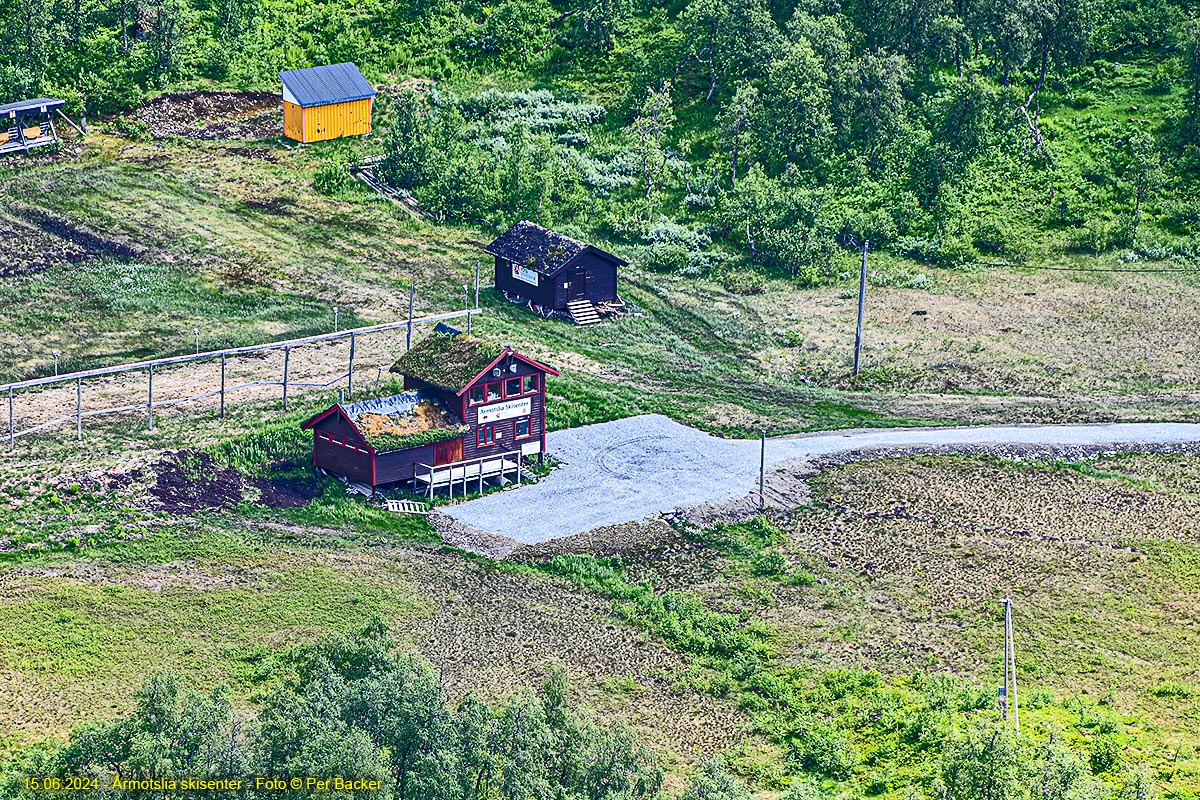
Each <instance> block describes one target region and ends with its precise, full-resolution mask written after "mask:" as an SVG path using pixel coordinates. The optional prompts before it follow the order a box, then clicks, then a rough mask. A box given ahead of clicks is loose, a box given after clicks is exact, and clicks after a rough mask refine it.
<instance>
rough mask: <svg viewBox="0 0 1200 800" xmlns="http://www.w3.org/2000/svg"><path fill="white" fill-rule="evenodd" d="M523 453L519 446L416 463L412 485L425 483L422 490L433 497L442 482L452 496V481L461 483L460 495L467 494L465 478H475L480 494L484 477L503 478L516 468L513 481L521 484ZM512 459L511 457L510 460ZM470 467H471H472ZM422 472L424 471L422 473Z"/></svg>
mask: <svg viewBox="0 0 1200 800" xmlns="http://www.w3.org/2000/svg"><path fill="white" fill-rule="evenodd" d="M522 458H524V454H523V453H522V452H521V451H520V450H510V451H509V452H506V453H493V454H489V455H486V456H480V457H479V458H467V459H463V460H462V461H454V462H452V463H450V464H438V465H434V464H417V465H416V469H415V470H414V472H415V476H414V478H413V484H414V486H413V488H416V484H417V483H425V484H428V488H427V489H426V491H425V492H424V494H426V495H427V496H428V497H429V499H431V500H432V499H433V491H434V489H435V488H438V487H441V486H445V487H446V489H447V491H448V492H449V493H450V497H451V499H453V497H454V486H455V484H461V485H462V495H463V497H466V496H467V482H468V481H470V482H472V483H475V482H478V490H479V493H480V494H483V481H484V480H485V479H487V478H497V477H499V478H504V476H506V475H507V474H508V473H509V472H515V473H516V476H517V480H516V483H517V485H518V486H520V485H521V459H522ZM510 459H511V460H510ZM472 467H473V469H472ZM422 473H424V474H422Z"/></svg>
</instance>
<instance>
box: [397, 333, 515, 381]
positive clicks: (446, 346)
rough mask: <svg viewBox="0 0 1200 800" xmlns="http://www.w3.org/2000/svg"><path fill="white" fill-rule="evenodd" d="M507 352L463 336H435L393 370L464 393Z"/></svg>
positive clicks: (404, 358)
mask: <svg viewBox="0 0 1200 800" xmlns="http://www.w3.org/2000/svg"><path fill="white" fill-rule="evenodd" d="M504 351H505V348H504V347H502V346H500V345H497V344H492V343H491V342H486V341H484V340H482V339H476V338H475V337H473V336H467V335H466V334H463V333H459V334H450V333H434V334H432V335H430V336H428V337H426V338H425V339H424V340H423V341H421V342H419V343H418V344H417V345H416V346H415V347H414V348H413V349H411V350H409V351H408V352H407V353H405V354H404V355H402V356H401V357H400V359H399V360H398V361H396V363H395V364H394V365H392V370H391V371H392V372H398V373H400V374H401V375H407V376H409V377H410V378H417V379H419V380H422V381H425V382H426V383H432V384H433V385H434V386H441V387H442V388H444V389H449V390H451V391H453V392H461V391H462V390H463V389H466V388H467V385H468V384H469V383H470V382H471V381H472V380H473V379H474V378H475V376H476V375H478V374H479V373H481V372H483V371H484V370H485V369H487V368H488V366H489V365H490V364H491V363H492V362H493V361H495V360H496V359H497V358H499V357H500V356H501V355H503V353H504Z"/></svg>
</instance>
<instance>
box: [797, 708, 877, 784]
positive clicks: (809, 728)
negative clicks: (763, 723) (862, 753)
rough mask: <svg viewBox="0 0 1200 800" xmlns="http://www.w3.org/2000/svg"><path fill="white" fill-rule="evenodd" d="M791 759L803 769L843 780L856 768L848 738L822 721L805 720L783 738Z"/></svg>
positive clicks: (857, 760) (855, 751)
mask: <svg viewBox="0 0 1200 800" xmlns="http://www.w3.org/2000/svg"><path fill="white" fill-rule="evenodd" d="M787 742H788V747H789V749H790V751H791V757H792V759H793V760H794V761H795V762H796V763H797V764H798V765H799V766H801V767H802V768H803V769H806V770H811V771H814V772H819V773H821V774H822V775H826V776H828V777H830V778H844V777H846V776H847V775H849V774H850V772H851V771H852V770H853V769H854V768H855V767H856V766H858V763H859V760H860V759H859V755H858V751H857V750H855V749H854V745H853V744H852V743H851V741H850V735H849V734H848V733H847V732H846V731H844V730H842V729H841V728H838V727H836V726H835V725H832V724H830V723H828V722H825V721H823V720H809V721H807V722H802V723H801V725H800V726H799V727H798V728H797V729H795V730H793V731H792V733H790V734H789V735H788V736H787Z"/></svg>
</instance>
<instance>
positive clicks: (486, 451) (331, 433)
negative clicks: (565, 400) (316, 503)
mask: <svg viewBox="0 0 1200 800" xmlns="http://www.w3.org/2000/svg"><path fill="white" fill-rule="evenodd" d="M391 371H392V372H393V373H397V374H399V375H402V376H403V378H404V392H403V393H402V394H398V395H394V396H392V397H384V398H379V399H376V400H365V401H362V402H359V403H351V404H348V405H341V404H338V405H335V406H332V407H330V408H329V409H327V410H325V411H323V412H321V413H320V414H317V415H316V416H315V417H312V418H311V419H309V420H307V421H306V422H304V423H303V425H302V427H303V428H304V429H305V430H311V431H313V464H314V465H315V466H316V467H319V468H320V469H323V470H325V471H326V472H329V473H333V474H335V475H339V476H341V477H343V478H346V479H347V480H350V481H354V482H356V483H360V484H364V485H366V486H369V487H373V488H375V487H381V486H383V487H388V486H399V485H405V484H407V485H410V486H412V487H413V488H414V490H416V491H420V492H429V493H432V492H433V490H434V489H435V488H446V487H450V488H451V490H452V491H453V490H454V489H453V486H454V485H464V486H465V485H466V484H467V483H469V484H471V485H472V486H474V484H475V481H478V482H479V483H482V482H483V481H485V480H491V479H493V478H497V477H504V476H505V475H506V474H508V475H513V474H516V475H518V476H519V474H520V465H521V460H522V459H523V458H525V457H528V456H535V455H539V454H541V453H543V452H544V451H545V445H546V376H547V375H558V372H557V371H556V370H554V369H553V368H552V367H549V366H546V365H545V364H542V363H539V362H538V361H535V360H534V359H531V358H529V357H528V356H524V355H522V354H520V353H518V352H517V351H515V350H513V349H512V348H511V347H506V346H502V345H496V344H493V343H491V342H487V341H485V340H482V339H476V338H474V337H472V336H466V335H463V334H462V333H460V332H458V331H456V330H453V329H443V330H439V331H437V332H435V333H433V334H431V335H430V336H429V337H427V338H425V339H423V340H422V341H421V342H420V343H418V344H417V345H416V346H415V347H413V348H412V349H411V350H409V351H408V352H407V353H405V354H404V355H403V356H401V357H400V359H399V360H398V361H397V362H396V363H395V365H394V366H393V367H392V369H391ZM518 479H519V477H518Z"/></svg>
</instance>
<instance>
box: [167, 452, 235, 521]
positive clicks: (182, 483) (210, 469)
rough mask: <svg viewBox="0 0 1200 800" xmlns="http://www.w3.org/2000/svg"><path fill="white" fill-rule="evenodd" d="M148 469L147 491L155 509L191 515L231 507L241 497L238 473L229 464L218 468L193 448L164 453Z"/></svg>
mask: <svg viewBox="0 0 1200 800" xmlns="http://www.w3.org/2000/svg"><path fill="white" fill-rule="evenodd" d="M151 469H152V470H153V471H154V473H155V475H156V478H155V481H154V485H153V486H151V487H150V494H151V495H153V496H154V498H155V500H156V501H157V502H155V503H154V505H155V507H156V508H157V510H160V511H168V512H170V513H172V514H194V513H196V512H198V511H215V510H219V509H226V508H235V507H237V505H238V504H240V503H241V502H242V499H243V498H244V493H243V487H242V476H241V475H239V474H238V472H237V470H235V469H233V468H232V467H228V468H225V469H218V468H217V462H216V459H214V458H213V457H212V456H210V455H208V454H207V453H202V452H198V451H196V450H179V451H176V452H173V453H166V454H164V455H163V457H162V458H161V459H159V461H158V462H157V463H155V464H154V465H153V466H152V467H151Z"/></svg>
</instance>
